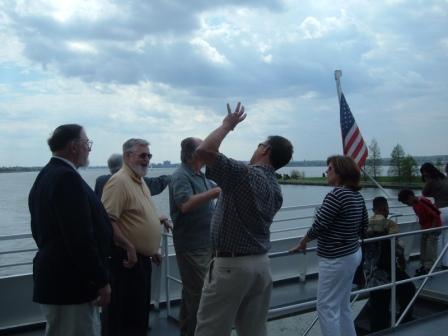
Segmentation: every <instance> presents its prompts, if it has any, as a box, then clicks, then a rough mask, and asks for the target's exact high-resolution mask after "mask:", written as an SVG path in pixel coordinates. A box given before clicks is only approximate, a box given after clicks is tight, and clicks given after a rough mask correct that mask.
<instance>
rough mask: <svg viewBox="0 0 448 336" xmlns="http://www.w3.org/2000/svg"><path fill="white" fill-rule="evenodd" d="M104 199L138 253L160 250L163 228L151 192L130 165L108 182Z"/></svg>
mask: <svg viewBox="0 0 448 336" xmlns="http://www.w3.org/2000/svg"><path fill="white" fill-rule="evenodd" d="M101 201H102V202H103V204H104V208H105V209H106V211H107V213H108V215H109V217H110V218H111V220H113V221H115V222H116V223H117V225H118V226H119V227H120V229H121V231H122V232H123V234H124V236H125V237H126V238H127V239H128V240H129V241H130V242H131V243H132V244H133V245H134V247H135V249H136V251H137V253H139V254H142V255H146V256H151V255H153V254H155V253H156V252H157V251H158V249H159V247H160V238H161V234H162V231H161V226H160V221H159V217H158V215H157V211H156V207H155V205H154V202H153V200H152V198H151V193H150V192H149V189H148V186H147V185H146V183H144V182H143V179H142V178H139V177H138V176H137V175H136V174H135V173H134V172H133V171H132V170H131V169H130V168H129V167H128V166H127V165H125V164H124V165H123V167H122V168H121V169H120V170H119V171H118V172H116V173H115V174H114V175H112V177H111V178H110V179H109V181H108V182H107V183H106V185H105V187H104V190H103V196H102V197H101Z"/></svg>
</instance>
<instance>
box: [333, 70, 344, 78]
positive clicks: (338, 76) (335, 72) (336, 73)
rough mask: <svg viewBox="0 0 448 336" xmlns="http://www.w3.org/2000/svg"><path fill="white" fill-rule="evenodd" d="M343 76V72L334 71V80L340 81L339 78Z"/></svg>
mask: <svg viewBox="0 0 448 336" xmlns="http://www.w3.org/2000/svg"><path fill="white" fill-rule="evenodd" d="M341 76H342V71H341V70H335V71H334V79H335V80H339V78H341Z"/></svg>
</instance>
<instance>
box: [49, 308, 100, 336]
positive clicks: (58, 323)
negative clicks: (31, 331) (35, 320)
mask: <svg viewBox="0 0 448 336" xmlns="http://www.w3.org/2000/svg"><path fill="white" fill-rule="evenodd" d="M40 307H41V310H42V312H43V314H44V316H45V318H46V320H47V326H46V328H45V336H62V335H64V336H100V335H101V323H100V314H99V308H98V307H97V306H95V305H94V304H93V303H91V302H88V303H82V304H74V305H49V304H41V305H40Z"/></svg>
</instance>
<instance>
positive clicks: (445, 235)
mask: <svg viewBox="0 0 448 336" xmlns="http://www.w3.org/2000/svg"><path fill="white" fill-rule="evenodd" d="M440 212H441V214H440V216H441V217H442V226H448V207H445V208H441V209H440ZM446 244H448V229H446V230H443V231H442V233H441V234H440V236H439V246H438V249H437V252H438V253H437V254H439V255H440V253H442V249H443V247H444V246H445V245H446ZM439 265H442V266H448V252H446V253H445V255H444V256H443V258H442V260H441V262H440V264H439Z"/></svg>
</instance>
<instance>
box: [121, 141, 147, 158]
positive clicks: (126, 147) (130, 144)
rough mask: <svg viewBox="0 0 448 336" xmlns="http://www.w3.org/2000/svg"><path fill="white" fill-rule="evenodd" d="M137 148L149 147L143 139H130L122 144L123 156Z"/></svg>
mask: <svg viewBox="0 0 448 336" xmlns="http://www.w3.org/2000/svg"><path fill="white" fill-rule="evenodd" d="M137 146H149V142H148V141H146V140H144V139H136V138H131V139H129V140H126V141H125V143H124V144H123V154H125V153H131V152H133V151H134V150H135V147H137Z"/></svg>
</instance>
